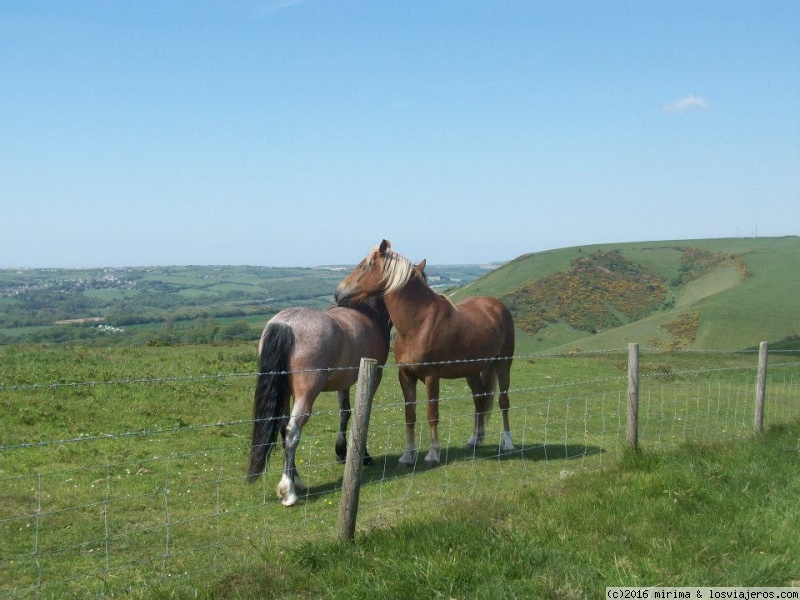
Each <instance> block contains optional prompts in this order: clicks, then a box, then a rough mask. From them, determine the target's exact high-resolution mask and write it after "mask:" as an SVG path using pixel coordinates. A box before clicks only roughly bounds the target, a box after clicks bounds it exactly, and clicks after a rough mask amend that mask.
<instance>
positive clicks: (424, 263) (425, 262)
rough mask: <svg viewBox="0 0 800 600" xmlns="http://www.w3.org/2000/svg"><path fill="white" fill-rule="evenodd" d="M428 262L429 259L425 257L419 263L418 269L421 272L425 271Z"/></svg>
mask: <svg viewBox="0 0 800 600" xmlns="http://www.w3.org/2000/svg"><path fill="white" fill-rule="evenodd" d="M427 264H428V261H427V260H426V259H424V258H423V259H422V262H421V263H419V264H418V265H417V271H419V272H420V273H424V272H425V265H427Z"/></svg>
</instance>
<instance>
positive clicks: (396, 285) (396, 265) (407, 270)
mask: <svg viewBox="0 0 800 600" xmlns="http://www.w3.org/2000/svg"><path fill="white" fill-rule="evenodd" d="M416 274H417V270H416V268H414V263H412V262H411V261H410V260H408V259H407V258H406V257H405V256H402V255H400V254H398V253H397V252H394V251H392V250H387V251H386V252H385V254H384V255H383V280H384V281H385V282H386V288H385V289H384V293H385V294H388V293H389V292H396V291H398V290H401V289H403V288H404V287H405V286H406V285H408V282H409V281H411V279H412V278H413V277H414V275H416Z"/></svg>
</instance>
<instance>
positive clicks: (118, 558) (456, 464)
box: [0, 352, 800, 598]
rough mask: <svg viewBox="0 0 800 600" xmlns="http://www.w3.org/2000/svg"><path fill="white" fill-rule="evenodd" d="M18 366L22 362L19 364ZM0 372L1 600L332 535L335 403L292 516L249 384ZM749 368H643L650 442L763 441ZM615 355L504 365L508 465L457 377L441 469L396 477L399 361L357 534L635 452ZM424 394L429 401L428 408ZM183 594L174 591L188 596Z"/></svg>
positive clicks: (314, 422) (781, 394)
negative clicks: (477, 422) (254, 434)
mask: <svg viewBox="0 0 800 600" xmlns="http://www.w3.org/2000/svg"><path fill="white" fill-rule="evenodd" d="M20 362H21V364H22V363H24V362H25V361H24V360H23V361H20ZM12 370H13V371H14V372H12V373H9V372H8V371H3V377H4V378H5V381H0V406H2V408H3V411H4V414H5V418H4V419H3V425H2V427H1V428H0V432H1V433H2V439H0V598H23V597H24V598H27V597H39V598H56V597H58V598H63V597H86V596H92V595H94V596H99V597H114V596H117V595H133V596H136V595H140V594H145V593H146V591H147V590H151V589H152V588H153V587H154V586H156V587H158V586H161V585H169V586H174V585H185V586H189V587H191V586H194V585H200V582H204V581H207V580H208V578H209V577H224V576H225V575H226V574H230V573H233V572H235V571H236V570H237V569H241V568H242V567H243V566H244V565H247V564H254V563H257V562H258V561H259V560H261V559H262V558H263V556H265V555H268V554H270V553H273V552H280V551H281V550H282V549H284V548H286V547H289V546H292V545H297V544H302V543H304V542H307V541H309V540H314V539H319V538H330V537H332V536H333V535H334V533H335V530H336V522H337V516H338V508H339V499H340V495H341V485H342V465H341V464H339V463H338V461H337V459H336V455H335V452H334V444H335V440H336V436H337V433H338V422H339V415H338V410H337V406H336V400H335V397H334V396H333V395H331V394H323V395H322V396H320V398H318V399H317V401H316V403H315V405H314V408H313V416H312V417H311V418H310V420H309V422H308V424H307V425H306V427H305V428H304V429H303V432H302V437H301V442H300V447H299V449H298V454H297V463H298V470H299V474H300V477H301V479H302V480H303V483H304V487H303V488H302V492H301V501H300V503H299V505H298V506H296V507H294V508H291V509H287V508H285V507H283V506H282V505H281V504H280V503H279V501H278V500H277V498H276V497H275V493H274V487H275V485H276V484H277V482H278V479H279V477H280V470H281V467H282V458H283V457H282V451H281V449H280V448H276V450H275V452H274V453H273V456H272V458H271V460H270V463H269V465H268V468H267V471H266V473H265V474H264V476H262V477H261V478H260V479H259V480H258V482H257V483H255V484H252V485H249V484H247V483H246V479H245V472H246V464H247V456H248V453H249V445H250V433H251V429H252V420H251V419H250V418H249V416H250V411H251V404H252V396H253V389H252V388H253V384H254V382H255V376H256V374H255V373H253V372H237V373H226V374H222V375H208V374H205V373H196V374H188V375H184V376H160V375H158V374H157V375H156V376H153V377H148V376H140V375H136V376H130V377H114V378H111V379H86V380H83V381H77V380H76V381H67V380H63V378H62V380H60V381H57V382H55V383H52V382H48V381H47V379H46V378H47V377H48V375H41V379H40V380H37V379H36V373H33V372H31V371H30V370H26V369H25V368H24V364H23V366H19V365H18V366H17V367H14V369H12ZM755 381H756V360H755V355H754V354H736V353H719V354H682V355H667V354H645V355H644V356H643V359H642V372H641V378H640V386H639V399H640V406H639V436H640V437H639V440H640V443H641V445H642V446H643V447H644V448H656V449H662V448H667V447H669V446H672V445H675V444H679V443H681V442H684V441H686V440H693V441H697V442H702V443H715V442H716V441H725V440H732V439H736V438H737V437H743V436H748V435H752V431H753V397H754V389H755ZM799 384H800V360H798V357H797V356H796V355H794V354H784V355H781V354H776V355H774V356H773V357H771V364H770V366H769V373H768V383H767V387H766V390H767V401H766V409H765V419H766V421H767V424H768V425H769V424H778V423H782V422H789V421H792V420H796V419H797V418H800V388H799ZM627 385H628V380H627V376H626V360H625V355H624V353H623V352H608V353H598V354H596V355H592V356H577V357H576V356H572V355H559V356H535V355H533V356H519V357H515V360H514V367H513V369H512V384H511V389H510V390H509V394H510V397H511V410H510V420H511V430H512V433H513V436H514V442H515V449H514V451H513V452H501V451H500V440H501V430H502V427H501V421H502V420H501V418H500V414H499V410H497V408H496V407H495V409H494V414H493V415H492V416H491V418H490V421H489V426H488V431H487V437H486V440H485V442H484V444H483V445H482V446H480V447H478V448H467V447H466V441H467V439H468V438H469V437H470V435H471V433H472V427H473V419H474V415H473V403H472V398H471V395H470V392H469V389H468V387H467V385H466V383H465V382H464V381H463V380H453V381H447V382H443V384H442V387H441V393H440V398H439V407H440V422H439V437H440V442H441V464H440V466H439V467H436V468H429V467H427V466H425V464H424V462H423V460H422V459H423V457H424V455H425V452H426V450H427V446H428V437H429V433H428V426H427V424H426V421H425V415H424V412H425V411H424V410H418V411H417V412H418V422H417V424H416V429H415V438H414V439H415V440H416V445H417V448H418V450H419V452H418V459H417V462H416V463H415V464H414V465H412V467H410V468H399V467H398V464H397V463H398V459H399V457H400V455H401V454H402V452H403V447H404V445H405V440H406V423H405V417H404V401H403V398H402V394H401V393H400V389H399V386H398V385H397V365H392V364H389V365H387V366H386V367H385V372H384V377H383V383H382V385H381V386H380V388H379V389H378V392H377V394H376V396H375V398H374V400H373V407H372V415H371V420H370V424H369V435H368V440H367V448H368V451H369V453H370V454H371V455H372V457H373V461H374V462H373V464H372V465H371V466H368V467H365V469H364V472H363V478H362V486H363V487H362V491H361V497H360V509H359V529H360V530H362V531H363V530H366V529H369V528H375V527H389V526H391V525H393V524H395V523H398V522H402V520H403V519H405V518H407V517H409V516H411V515H415V516H416V515H420V514H422V513H430V514H436V513H439V512H441V511H442V510H445V509H446V507H447V506H448V505H449V503H453V502H459V501H460V500H462V499H464V498H469V497H473V496H476V495H478V496H480V497H491V496H492V494H494V493H496V494H497V495H498V496H501V495H502V494H503V493H505V492H508V491H513V490H514V489H516V488H519V487H520V486H536V485H544V484H546V483H547V482H548V481H551V480H552V479H554V478H556V479H557V478H566V477H574V476H579V475H580V472H581V471H582V470H585V469H598V468H602V467H603V466H604V465H606V464H607V463H609V461H611V460H612V459H613V458H614V457H615V456H617V455H618V453H619V451H620V450H621V449H622V448H623V447H624V446H625V445H626V439H625V431H626V404H627ZM423 393H424V392H422V391H421V390H420V400H419V403H420V405H422V404H424V398H423V396H422V394H423ZM176 582H179V583H176Z"/></svg>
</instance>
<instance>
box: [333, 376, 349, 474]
mask: <svg viewBox="0 0 800 600" xmlns="http://www.w3.org/2000/svg"><path fill="white" fill-rule="evenodd" d="M336 393H337V395H338V396H339V435H338V436H336V460H338V461H339V462H340V463H343V462H344V461H345V459H347V422H348V421H349V420H350V388H347V389H346V390H339V391H338V392H336Z"/></svg>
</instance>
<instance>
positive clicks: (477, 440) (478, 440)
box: [467, 437, 483, 450]
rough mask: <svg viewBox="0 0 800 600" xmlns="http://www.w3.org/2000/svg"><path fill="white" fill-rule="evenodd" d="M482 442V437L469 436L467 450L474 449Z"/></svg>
mask: <svg viewBox="0 0 800 600" xmlns="http://www.w3.org/2000/svg"><path fill="white" fill-rule="evenodd" d="M482 443H483V438H474V437H473V438H469V439H468V440H467V450H475V449H477V448H478V446H480V445H481V444H482Z"/></svg>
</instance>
